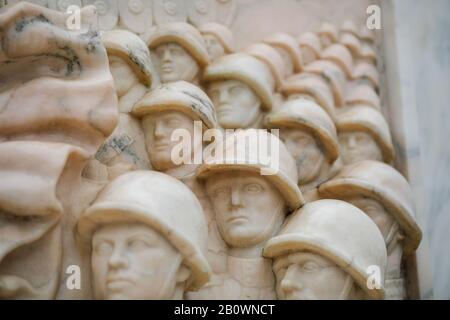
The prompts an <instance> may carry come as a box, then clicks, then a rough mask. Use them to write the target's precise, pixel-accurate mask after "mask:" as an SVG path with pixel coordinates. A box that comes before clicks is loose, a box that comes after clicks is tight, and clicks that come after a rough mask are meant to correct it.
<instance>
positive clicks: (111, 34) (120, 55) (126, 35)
mask: <svg viewBox="0 0 450 320" xmlns="http://www.w3.org/2000/svg"><path fill="white" fill-rule="evenodd" d="M102 42H103V44H104V46H105V47H106V50H107V52H108V58H109V69H110V71H111V74H112V76H113V79H114V85H115V88H116V92H117V96H118V97H119V99H120V98H121V97H123V96H124V95H125V94H127V93H128V92H129V91H130V90H131V89H132V88H133V87H134V86H136V85H137V84H138V83H141V84H143V85H144V86H145V87H147V88H150V87H151V86H152V85H155V84H157V83H158V82H159V80H158V76H157V74H156V72H155V70H154V68H153V64H152V61H151V59H150V51H149V50H148V48H147V46H146V44H145V42H144V41H143V40H142V39H141V38H139V37H138V36H137V35H135V34H134V33H132V32H129V31H126V30H112V31H106V32H104V33H102ZM141 97H142V96H141ZM141 97H140V98H141ZM128 111H129V110H128Z"/></svg>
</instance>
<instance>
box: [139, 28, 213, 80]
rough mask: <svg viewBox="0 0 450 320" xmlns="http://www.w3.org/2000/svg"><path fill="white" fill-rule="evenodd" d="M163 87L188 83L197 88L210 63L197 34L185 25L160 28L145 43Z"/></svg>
mask: <svg viewBox="0 0 450 320" xmlns="http://www.w3.org/2000/svg"><path fill="white" fill-rule="evenodd" d="M148 46H149V47H150V49H151V50H152V53H153V56H154V58H155V64H156V66H157V68H158V69H159V70H158V71H159V76H160V78H161V82H162V83H168V82H174V81H180V80H183V81H187V82H191V83H195V84H197V83H198V82H199V80H200V76H201V72H202V70H203V68H204V67H205V66H206V65H208V63H209V56H208V51H207V50H206V45H205V42H204V40H203V38H202V35H201V34H200V32H199V31H198V30H197V29H196V28H195V27H193V26H192V25H190V24H188V23H184V22H174V23H167V24H162V25H159V26H157V27H156V30H155V32H154V33H152V35H151V36H150V39H149V40H148Z"/></svg>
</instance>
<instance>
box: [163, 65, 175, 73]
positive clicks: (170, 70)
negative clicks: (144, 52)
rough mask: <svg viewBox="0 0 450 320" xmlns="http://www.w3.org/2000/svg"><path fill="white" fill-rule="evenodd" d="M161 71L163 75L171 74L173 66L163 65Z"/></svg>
mask: <svg viewBox="0 0 450 320" xmlns="http://www.w3.org/2000/svg"><path fill="white" fill-rule="evenodd" d="M161 71H162V72H164V73H171V72H173V66H171V65H167V64H166V65H163V66H162V67H161Z"/></svg>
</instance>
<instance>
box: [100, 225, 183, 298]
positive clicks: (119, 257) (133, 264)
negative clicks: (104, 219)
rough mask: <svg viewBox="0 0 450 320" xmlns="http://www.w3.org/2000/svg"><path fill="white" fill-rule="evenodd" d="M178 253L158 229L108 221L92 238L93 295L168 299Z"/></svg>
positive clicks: (174, 283) (178, 264) (174, 281)
mask: <svg viewBox="0 0 450 320" xmlns="http://www.w3.org/2000/svg"><path fill="white" fill-rule="evenodd" d="M181 262H182V258H181V255H180V253H179V252H178V251H177V250H176V249H175V248H174V247H173V246H172V245H171V244H170V243H169V242H168V241H167V240H166V239H165V238H164V237H163V236H161V235H160V234H159V233H158V232H156V231H155V230H153V229H151V228H149V227H147V226H145V225H143V224H138V223H129V224H112V225H108V226H105V227H103V228H101V229H99V230H98V231H96V232H95V234H94V236H93V238H92V273H93V280H94V291H95V296H96V298H97V299H108V300H114V299H140V300H150V299H170V298H172V297H173V296H174V295H175V291H176V287H177V274H178V273H179V272H181V271H179V270H181Z"/></svg>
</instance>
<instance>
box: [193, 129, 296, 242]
mask: <svg viewBox="0 0 450 320" xmlns="http://www.w3.org/2000/svg"><path fill="white" fill-rule="evenodd" d="M258 144H259V147H260V148H261V146H262V145H264V144H265V145H266V146H267V148H268V150H270V152H271V153H270V154H268V155H266V156H263V155H262V154H260V153H258V151H257V149H256V148H255V147H257V145H258ZM269 145H270V147H269ZM211 147H212V148H214V150H215V151H214V153H215V155H214V156H213V155H212V153H210V157H206V159H205V164H203V165H202V166H201V167H200V168H199V177H200V178H202V179H206V191H207V194H208V196H209V198H210V200H211V202H212V205H213V208H214V211H215V214H216V221H217V224H218V227H219V231H220V233H221V235H222V237H223V239H224V240H225V242H226V243H227V244H228V245H229V246H230V247H232V248H251V247H255V246H258V245H261V244H262V243H264V242H265V241H267V240H268V239H269V238H270V237H272V236H273V235H274V234H275V233H276V232H277V231H278V229H279V227H280V226H281V224H282V223H283V221H284V218H285V215H286V213H288V212H290V211H292V210H293V209H295V208H298V207H299V206H301V205H302V204H303V198H302V195H301V193H300V190H299V189H298V187H297V184H296V179H297V171H296V168H295V163H294V160H293V159H292V156H291V155H290V154H289V152H288V151H287V149H286V147H285V146H284V145H283V143H282V142H281V141H279V140H278V139H277V138H276V137H275V136H274V135H272V134H270V133H267V132H266V131H265V130H254V129H250V130H239V131H237V132H236V133H234V134H230V135H228V136H226V137H225V138H224V140H221V141H219V142H218V143H217V144H216V145H212V146H211ZM276 153H278V154H276ZM276 158H278V162H277V161H276ZM264 168H266V169H269V168H270V169H275V171H273V172H271V173H270V174H268V175H261V170H262V169H264Z"/></svg>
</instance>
